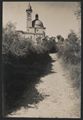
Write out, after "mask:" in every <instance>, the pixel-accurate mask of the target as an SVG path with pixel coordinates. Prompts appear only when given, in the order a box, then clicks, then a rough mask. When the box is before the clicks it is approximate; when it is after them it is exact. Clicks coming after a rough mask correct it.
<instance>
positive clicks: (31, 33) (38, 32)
mask: <svg viewBox="0 0 83 120" xmlns="http://www.w3.org/2000/svg"><path fill="white" fill-rule="evenodd" d="M32 12H33V10H32V7H31V5H30V3H29V4H28V8H27V9H26V15H27V20H26V31H17V32H18V33H19V34H20V35H23V36H24V37H25V38H30V39H32V40H34V41H35V40H37V38H40V39H43V38H44V37H45V29H46V28H45V27H44V25H43V22H42V21H40V20H39V15H38V14H36V15H35V20H32Z"/></svg>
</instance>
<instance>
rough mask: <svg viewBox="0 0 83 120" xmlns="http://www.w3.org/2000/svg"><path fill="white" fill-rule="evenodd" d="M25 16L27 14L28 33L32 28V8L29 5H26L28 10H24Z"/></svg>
mask: <svg viewBox="0 0 83 120" xmlns="http://www.w3.org/2000/svg"><path fill="white" fill-rule="evenodd" d="M26 14H27V21H26V22H27V26H26V28H27V31H28V32H29V28H30V27H32V8H31V5H30V3H29V4H28V8H27V9H26Z"/></svg>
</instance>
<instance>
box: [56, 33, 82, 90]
mask: <svg viewBox="0 0 83 120" xmlns="http://www.w3.org/2000/svg"><path fill="white" fill-rule="evenodd" d="M57 47H58V57H59V58H62V60H63V63H64V67H65V66H66V67H67V69H68V70H69V71H70V76H71V79H72V80H73V81H74V85H75V86H76V87H78V88H79V87H80V81H81V45H80V40H79V38H78V37H77V35H76V34H75V33H74V32H73V31H71V33H70V34H69V35H68V38H67V39H66V40H64V42H63V43H62V44H60V43H58V45H57Z"/></svg>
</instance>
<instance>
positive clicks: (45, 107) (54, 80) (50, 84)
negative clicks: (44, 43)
mask: <svg viewBox="0 0 83 120" xmlns="http://www.w3.org/2000/svg"><path fill="white" fill-rule="evenodd" d="M50 56H51V58H52V59H53V61H54V62H53V63H52V71H53V72H52V73H51V74H48V75H46V76H44V77H41V79H40V81H41V82H40V83H38V84H36V89H37V91H38V92H39V93H40V94H43V95H45V96H47V97H45V98H44V100H42V101H40V102H38V103H37V104H34V103H33V104H30V105H29V106H30V107H26V108H24V107H21V108H20V109H19V110H17V111H15V112H13V113H11V114H9V115H8V117H50V118H55V117H57V118H79V117H80V97H79V96H80V95H79V92H78V90H76V88H74V87H72V80H70V77H69V76H68V71H65V70H64V69H63V67H62V65H61V62H60V60H58V58H57V55H56V54H50ZM28 94H29V91H27V92H26V93H25V94H24V102H26V101H27V99H28ZM30 94H33V93H30Z"/></svg>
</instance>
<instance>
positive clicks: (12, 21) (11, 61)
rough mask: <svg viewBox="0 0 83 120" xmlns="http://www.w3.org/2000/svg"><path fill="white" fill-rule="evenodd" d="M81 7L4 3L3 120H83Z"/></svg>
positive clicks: (61, 4) (69, 4) (35, 3)
mask: <svg viewBox="0 0 83 120" xmlns="http://www.w3.org/2000/svg"><path fill="white" fill-rule="evenodd" d="M78 7H79V2H3V41H2V46H3V47H2V54H3V64H4V81H5V82H4V93H3V96H4V100H3V104H4V105H3V106H4V108H3V114H4V116H6V117H36V118H80V117H81V85H80V84H81V38H80V36H81V35H80V29H81V18H80V17H79V20H78V19H77V16H76V15H75V12H76V13H77V12H78ZM18 8H19V9H18ZM79 8H80V7H79ZM79 16H80V15H79Z"/></svg>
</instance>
